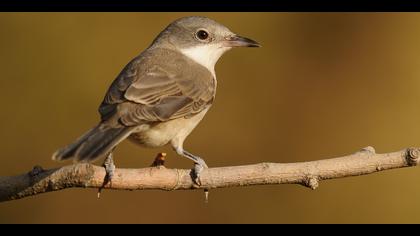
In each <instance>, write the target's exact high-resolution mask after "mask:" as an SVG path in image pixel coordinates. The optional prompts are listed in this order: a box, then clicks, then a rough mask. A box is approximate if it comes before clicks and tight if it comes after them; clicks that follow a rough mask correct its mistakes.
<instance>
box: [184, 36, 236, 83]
mask: <svg viewBox="0 0 420 236" xmlns="http://www.w3.org/2000/svg"><path fill="white" fill-rule="evenodd" d="M229 49H230V48H228V47H221V46H220V45H214V44H212V45H202V46H196V47H191V48H185V49H181V53H182V54H184V55H185V56H187V57H189V58H191V59H192V60H194V61H195V62H197V63H198V64H200V65H202V66H204V67H206V68H207V69H208V70H209V71H210V72H211V73H212V74H213V76H214V77H215V78H216V72H215V71H214V66H215V65H216V62H217V61H218V60H219V58H220V57H221V56H222V55H223V53H225V52H226V51H227V50H229Z"/></svg>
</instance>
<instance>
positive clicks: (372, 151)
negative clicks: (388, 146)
mask: <svg viewBox="0 0 420 236" xmlns="http://www.w3.org/2000/svg"><path fill="white" fill-rule="evenodd" d="M359 152H367V153H369V154H372V155H373V154H376V151H375V148H373V147H372V146H367V147H364V148H362V150H360V151H359Z"/></svg>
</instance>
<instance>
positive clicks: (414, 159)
mask: <svg viewBox="0 0 420 236" xmlns="http://www.w3.org/2000/svg"><path fill="white" fill-rule="evenodd" d="M419 155H420V150H419V149H418V148H408V149H407V155H406V159H407V163H408V164H409V165H410V166H415V165H417V164H418V161H419Z"/></svg>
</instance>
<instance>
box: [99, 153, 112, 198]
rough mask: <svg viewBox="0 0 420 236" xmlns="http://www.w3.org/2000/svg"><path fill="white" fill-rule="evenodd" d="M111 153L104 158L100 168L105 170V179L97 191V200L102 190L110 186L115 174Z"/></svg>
mask: <svg viewBox="0 0 420 236" xmlns="http://www.w3.org/2000/svg"><path fill="white" fill-rule="evenodd" d="M112 157H113V155H112V152H111V153H109V154H108V156H107V157H106V158H105V161H104V164H102V166H103V167H104V168H105V177H104V182H103V184H102V186H101V187H100V188H99V189H98V198H100V196H101V191H102V189H103V188H104V187H105V186H106V185H107V184H108V183H109V184H110V185H112V178H113V177H114V173H115V164H114V160H113V158H112Z"/></svg>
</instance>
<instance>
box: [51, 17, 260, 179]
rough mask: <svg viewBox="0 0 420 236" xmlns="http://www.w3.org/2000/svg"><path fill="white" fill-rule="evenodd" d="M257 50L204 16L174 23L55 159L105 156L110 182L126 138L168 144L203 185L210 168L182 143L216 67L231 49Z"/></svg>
mask: <svg viewBox="0 0 420 236" xmlns="http://www.w3.org/2000/svg"><path fill="white" fill-rule="evenodd" d="M259 46H260V45H259V44H258V43H257V42H255V41H254V40H251V39H248V38H245V37H241V36H238V35H236V34H234V33H232V32H231V31H230V30H229V29H228V28H226V27H225V26H223V25H221V24H219V23H217V22H215V21H213V20H211V19H209V18H206V17H196V16H193V17H184V18H181V19H178V20H176V21H174V22H173V23H171V24H170V25H169V26H167V27H166V28H165V29H164V30H163V31H162V32H161V33H160V34H159V35H158V36H157V37H156V39H155V40H154V41H153V43H152V44H151V45H150V46H149V47H148V48H147V49H146V50H145V51H143V52H142V53H141V54H140V55H139V56H137V57H136V58H134V59H133V60H132V61H131V62H129V63H128V64H127V65H126V66H125V68H124V69H123V70H122V71H121V73H120V74H119V75H118V77H117V78H116V79H115V80H114V81H113V83H112V84H111V86H110V87H109V89H108V91H107V93H106V94H105V97H104V99H103V101H102V103H101V105H100V106H99V113H100V115H101V121H100V123H99V124H98V125H97V126H95V127H94V128H92V129H91V130H89V131H88V132H87V133H85V134H84V135H82V136H81V137H80V138H79V139H77V140H76V141H75V142H74V143H72V144H70V145H68V146H66V147H64V148H62V149H60V150H58V151H56V152H55V153H54V154H53V159H54V160H68V159H73V160H75V161H85V162H90V161H94V160H96V159H97V158H100V157H104V156H106V157H107V158H106V160H105V168H106V171H107V175H108V176H109V178H110V179H111V178H112V175H113V169H114V168H115V166H114V165H113V160H112V151H113V150H114V148H115V147H116V145H118V144H119V143H120V142H121V141H123V140H124V139H126V138H128V139H129V140H131V141H134V142H135V143H137V144H140V145H141V146H144V147H161V146H164V145H166V144H168V143H170V144H171V145H172V147H173V149H174V150H175V151H176V153H177V154H179V155H181V156H184V157H186V158H188V159H191V160H192V161H194V163H195V168H194V173H193V174H194V175H193V180H194V182H195V183H197V184H200V173H201V171H202V170H203V169H204V168H207V165H206V163H205V162H204V160H203V159H201V158H200V157H198V156H196V155H193V154H191V153H189V152H188V151H186V150H184V148H183V143H184V140H185V138H186V137H187V136H188V135H189V134H190V133H191V131H192V130H193V129H194V128H195V127H196V126H197V124H198V123H199V122H200V121H201V119H203V117H204V115H205V114H206V112H207V111H208V109H209V108H210V106H211V105H212V103H213V100H214V97H215V95H216V85H217V81H216V74H215V71H214V66H215V64H216V62H217V61H218V59H219V58H220V56H222V54H223V53H225V52H226V51H228V50H229V49H231V48H233V47H259Z"/></svg>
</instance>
